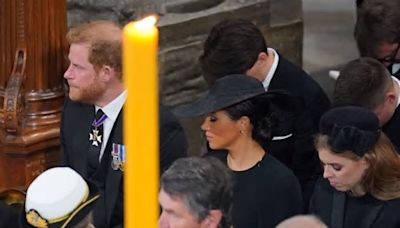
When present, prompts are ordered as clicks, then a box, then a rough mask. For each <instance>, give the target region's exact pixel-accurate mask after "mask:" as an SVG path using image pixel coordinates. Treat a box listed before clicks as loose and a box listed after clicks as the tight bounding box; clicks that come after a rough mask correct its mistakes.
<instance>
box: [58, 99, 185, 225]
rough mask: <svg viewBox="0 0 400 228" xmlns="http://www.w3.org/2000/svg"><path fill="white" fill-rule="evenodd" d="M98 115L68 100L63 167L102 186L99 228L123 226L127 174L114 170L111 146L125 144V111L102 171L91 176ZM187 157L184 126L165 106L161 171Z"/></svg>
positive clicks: (97, 217)
mask: <svg viewBox="0 0 400 228" xmlns="http://www.w3.org/2000/svg"><path fill="white" fill-rule="evenodd" d="M94 116H95V108H94V106H93V105H87V104H83V103H79V102H74V101H71V100H70V99H68V98H67V99H66V101H65V103H64V109H63V114H62V120H61V143H62V149H63V160H62V165H65V166H70V167H71V168H73V169H74V170H76V171H77V172H78V173H79V174H80V175H82V176H83V177H84V178H86V179H89V180H91V181H93V182H95V183H96V185H97V186H98V187H99V190H100V192H101V197H100V198H99V200H98V202H97V203H96V205H95V207H94V210H93V216H94V225H95V226H96V227H114V226H119V225H122V223H123V172H122V171H120V170H113V169H112V168H111V160H112V158H111V149H112V148H111V147H112V143H117V144H124V143H123V141H122V137H123V132H122V128H123V122H122V120H123V116H122V111H121V112H120V114H119V115H118V118H117V120H116V121H115V123H114V126H113V128H112V130H111V133H110V136H109V139H108V142H107V145H106V148H105V150H104V154H103V157H102V160H101V162H100V165H99V168H98V169H97V170H96V172H95V173H94V174H93V175H91V176H89V174H88V170H87V164H88V154H87V153H88V148H89V146H90V142H89V133H90V131H91V123H92V121H93V119H94ZM144 121H145V120H144ZM127 153H128V152H127ZM186 155H187V142H186V138H185V135H184V132H183V129H182V127H181V126H180V125H179V123H178V121H177V120H176V119H175V117H174V116H173V115H172V113H171V112H170V111H169V110H167V109H166V108H164V107H162V106H161V107H160V163H161V167H160V170H161V171H163V170H165V169H167V168H168V166H169V165H170V164H171V163H172V162H173V161H174V160H176V159H177V158H179V157H185V156H186Z"/></svg>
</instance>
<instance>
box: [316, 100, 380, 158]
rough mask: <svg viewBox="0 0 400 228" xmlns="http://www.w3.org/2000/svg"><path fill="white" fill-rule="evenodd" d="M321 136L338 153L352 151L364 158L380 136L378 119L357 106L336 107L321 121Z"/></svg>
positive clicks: (368, 111)
mask: <svg viewBox="0 0 400 228" xmlns="http://www.w3.org/2000/svg"><path fill="white" fill-rule="evenodd" d="M319 130H320V133H321V134H324V135H327V136H328V144H329V146H330V147H331V148H332V150H333V151H334V152H336V153H341V152H345V151H351V152H353V153H355V154H357V155H358V156H360V157H362V156H363V155H364V154H365V153H366V152H368V151H369V150H371V149H372V148H373V147H374V145H375V144H376V142H377V141H378V139H379V136H380V132H381V130H380V127H379V120H378V117H377V116H376V115H375V114H374V113H373V112H371V111H370V110H368V109H366V108H362V107H357V106H342V107H336V108H333V109H331V110H329V111H328V112H326V113H325V114H324V115H323V116H322V117H321V120H320V123H319Z"/></svg>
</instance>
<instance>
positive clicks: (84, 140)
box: [75, 106, 95, 177]
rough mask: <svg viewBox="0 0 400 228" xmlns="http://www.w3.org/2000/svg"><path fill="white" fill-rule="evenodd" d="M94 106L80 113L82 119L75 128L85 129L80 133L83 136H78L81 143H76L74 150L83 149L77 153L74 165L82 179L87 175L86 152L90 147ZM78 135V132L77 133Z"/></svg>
mask: <svg viewBox="0 0 400 228" xmlns="http://www.w3.org/2000/svg"><path fill="white" fill-rule="evenodd" d="M94 110H95V109H94V106H87V107H85V109H84V111H83V113H81V114H80V115H81V116H82V118H80V119H79V121H80V124H79V125H77V126H81V127H83V126H84V127H85V129H82V131H81V132H82V133H83V135H81V136H79V138H80V139H81V141H79V142H80V143H79V142H76V143H78V145H77V146H76V147H75V148H83V150H81V151H80V152H79V154H78V155H77V158H78V159H77V160H76V163H77V164H78V165H77V169H78V170H77V171H78V172H79V173H81V175H83V176H84V177H88V173H87V164H88V160H87V159H88V158H87V157H88V153H87V152H88V150H89V146H90V141H89V133H90V131H91V129H92V126H91V123H92V121H93V119H94V113H95V111H94ZM78 133H79V132H78Z"/></svg>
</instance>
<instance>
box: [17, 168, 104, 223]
mask: <svg viewBox="0 0 400 228" xmlns="http://www.w3.org/2000/svg"><path fill="white" fill-rule="evenodd" d="M46 195H48V197H44V196H46ZM99 197H100V194H99V192H98V188H97V187H96V186H95V184H94V183H92V182H90V181H88V180H84V179H83V178H82V177H81V176H80V175H79V174H78V173H77V172H75V171H74V170H72V169H71V168H68V167H56V168H51V169H49V170H46V171H45V172H43V173H42V174H41V175H39V176H38V177H37V178H36V179H35V180H34V181H33V182H32V184H31V185H30V186H29V188H28V191H27V195H26V202H25V204H24V208H23V209H22V211H21V214H20V226H21V227H27V228H28V227H29V228H31V227H49V228H59V227H65V228H68V227H74V226H75V225H77V224H79V223H80V222H82V221H83V220H85V218H86V217H87V216H88V215H89V213H90V212H91V210H92V208H93V206H94V204H95V202H96V200H97V199H98V198H99Z"/></svg>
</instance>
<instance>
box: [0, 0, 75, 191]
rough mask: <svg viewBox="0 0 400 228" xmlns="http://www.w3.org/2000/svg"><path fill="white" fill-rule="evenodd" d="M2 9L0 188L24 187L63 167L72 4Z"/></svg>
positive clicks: (38, 0) (28, 0)
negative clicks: (61, 144)
mask: <svg viewBox="0 0 400 228" xmlns="http://www.w3.org/2000/svg"><path fill="white" fill-rule="evenodd" d="M0 5H1V7H0V34H1V35H0V167H1V168H0V173H1V174H0V188H2V187H14V186H18V187H21V186H25V185H27V184H28V183H30V181H31V180H32V178H34V177H35V176H37V175H38V174H39V173H40V172H41V171H43V170H44V169H46V168H47V167H48V166H51V165H54V164H56V163H57V159H55V157H57V158H58V150H57V151H55V150H54V148H56V147H57V148H58V146H59V123H60V116H61V110H62V105H63V100H64V96H65V90H64V86H63V85H64V84H63V71H64V68H65V67H64V66H65V59H64V55H65V51H66V44H65V34H66V29H67V27H66V3H65V0H12V1H10V0H0ZM51 153H54V155H53V154H51Z"/></svg>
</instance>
